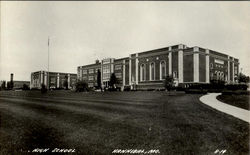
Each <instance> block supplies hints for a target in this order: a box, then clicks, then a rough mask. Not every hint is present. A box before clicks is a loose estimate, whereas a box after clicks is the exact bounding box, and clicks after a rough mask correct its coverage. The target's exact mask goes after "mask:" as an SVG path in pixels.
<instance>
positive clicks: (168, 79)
mask: <svg viewBox="0 0 250 155" xmlns="http://www.w3.org/2000/svg"><path fill="white" fill-rule="evenodd" d="M173 86H174V78H173V76H171V75H170V76H169V75H167V76H166V78H165V80H164V87H165V89H167V90H168V91H170V90H171V89H172V88H173Z"/></svg>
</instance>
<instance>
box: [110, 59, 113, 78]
mask: <svg viewBox="0 0 250 155" xmlns="http://www.w3.org/2000/svg"><path fill="white" fill-rule="evenodd" d="M110 61H111V62H110V63H111V64H110V72H111V74H112V73H114V59H111V60H110ZM111 74H110V75H111Z"/></svg>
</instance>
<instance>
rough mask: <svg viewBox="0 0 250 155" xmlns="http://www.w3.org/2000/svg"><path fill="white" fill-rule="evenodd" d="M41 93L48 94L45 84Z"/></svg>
mask: <svg viewBox="0 0 250 155" xmlns="http://www.w3.org/2000/svg"><path fill="white" fill-rule="evenodd" d="M41 93H42V94H44V93H47V88H46V86H45V84H42V88H41Z"/></svg>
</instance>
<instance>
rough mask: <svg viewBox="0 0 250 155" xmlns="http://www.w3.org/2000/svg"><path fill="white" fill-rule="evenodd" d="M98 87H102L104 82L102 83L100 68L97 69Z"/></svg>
mask: <svg viewBox="0 0 250 155" xmlns="http://www.w3.org/2000/svg"><path fill="white" fill-rule="evenodd" d="M97 87H98V88H101V87H102V84H101V71H100V69H98V70H97Z"/></svg>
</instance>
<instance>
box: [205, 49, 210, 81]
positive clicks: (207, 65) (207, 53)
mask: <svg viewBox="0 0 250 155" xmlns="http://www.w3.org/2000/svg"><path fill="white" fill-rule="evenodd" d="M209 63H210V62H209V49H206V83H209V81H210V80H209V77H210V75H209V73H210V70H209Z"/></svg>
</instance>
